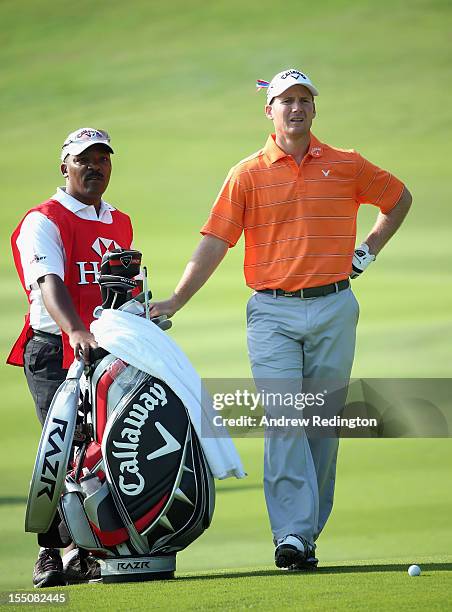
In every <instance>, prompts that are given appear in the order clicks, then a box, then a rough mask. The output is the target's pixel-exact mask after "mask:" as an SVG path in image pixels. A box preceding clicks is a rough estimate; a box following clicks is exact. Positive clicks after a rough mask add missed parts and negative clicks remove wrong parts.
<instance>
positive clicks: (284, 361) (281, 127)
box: [151, 69, 411, 569]
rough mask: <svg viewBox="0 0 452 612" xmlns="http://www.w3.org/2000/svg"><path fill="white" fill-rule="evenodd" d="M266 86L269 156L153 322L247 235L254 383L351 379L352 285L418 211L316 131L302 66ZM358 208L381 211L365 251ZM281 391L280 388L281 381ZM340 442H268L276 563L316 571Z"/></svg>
mask: <svg viewBox="0 0 452 612" xmlns="http://www.w3.org/2000/svg"><path fill="white" fill-rule="evenodd" d="M258 86H259V87H265V88H267V101H266V105H265V115H266V117H267V118H268V119H269V120H270V121H271V122H272V123H273V126H274V133H273V134H271V135H269V136H268V138H267V141H266V143H265V145H264V147H263V148H262V149H260V150H259V151H257V152H256V153H254V154H252V155H250V156H249V157H247V158H246V159H244V160H242V161H240V162H239V163H238V164H237V165H236V166H234V167H233V168H232V169H231V171H230V172H229V174H228V176H227V178H226V181H225V183H224V185H223V187H222V189H221V191H220V193H219V195H218V197H217V199H216V201H215V203H214V205H213V208H212V211H211V213H210V216H209V218H208V220H207V222H206V224H205V225H204V227H203V228H202V230H201V233H202V234H203V238H202V240H201V242H200V244H199V246H198V248H197V250H196V251H195V253H194V254H193V256H192V258H191V260H190V262H189V264H188V265H187V267H186V269H185V272H184V274H183V276H182V278H181V280H180V281H179V284H178V285H177V287H176V289H175V291H174V294H173V295H172V297H171V298H170V299H168V300H165V301H163V302H156V303H155V304H153V306H152V308H151V315H152V316H156V315H159V314H166V315H168V316H172V315H173V314H174V313H175V312H176V311H177V310H179V309H180V308H181V307H182V306H183V305H184V304H185V303H186V302H187V301H188V300H189V299H190V298H191V297H192V296H193V294H194V293H195V292H196V291H198V289H200V287H201V286H202V285H203V284H204V283H205V282H206V281H207V279H208V278H209V277H210V275H211V274H212V273H213V272H214V270H215V269H216V268H217V266H218V265H219V263H220V262H221V260H222V259H223V257H224V256H225V254H226V252H227V250H228V248H231V247H233V246H235V244H236V243H237V241H238V240H239V238H240V236H241V234H242V232H244V235H245V261H244V272H245V279H246V283H247V285H248V286H249V287H250V288H251V289H252V290H253V294H252V296H251V297H250V299H249V302H248V305H247V335H248V351H249V358H250V362H251V367H252V371H253V376H254V379H255V381H256V382H257V381H260V383H261V382H262V381H269V382H268V386H269V387H270V390H271V386H272V384H273V383H272V382H271V381H277V382H278V381H279V380H283V379H284V380H287V381H296V389H295V391H297V390H298V391H299V390H300V389H301V388H302V384H303V379H310V380H323V379H337V380H341V381H346V384H347V382H348V379H349V376H350V372H351V368H352V363H353V357H354V350H355V332H356V325H357V322H358V314H359V306H358V303H357V300H356V298H355V296H354V295H353V292H352V290H351V288H350V280H349V279H350V278H352V279H353V278H358V277H359V276H360V275H361V274H362V273H363V272H364V270H365V269H366V268H367V267H368V266H369V265H370V264H371V263H372V262H373V261H374V260H375V258H376V256H377V255H378V253H379V252H380V251H381V249H382V248H383V247H384V245H385V244H386V243H387V241H388V240H389V239H390V238H391V237H392V236H393V234H394V233H395V232H396V231H397V229H398V228H399V226H400V225H401V223H402V221H403V219H404V217H405V215H406V214H407V212H408V210H409V208H410V205H411V195H410V193H409V191H408V190H407V188H406V187H405V186H404V184H403V183H402V182H401V181H400V180H399V179H397V178H396V177H395V176H394V175H392V174H391V173H390V172H388V171H386V170H383V169H381V168H379V167H377V166H376V165H374V164H373V163H371V162H370V161H368V160H367V159H365V158H364V157H363V156H362V155H360V154H359V153H357V152H356V151H354V150H344V149H338V148H335V147H333V146H331V145H329V144H326V143H324V142H321V141H320V140H318V139H317V138H316V137H315V136H314V134H313V133H312V132H311V125H312V122H313V120H314V118H315V115H316V107H315V98H316V96H317V95H318V91H317V88H316V87H315V86H314V85H313V83H312V82H311V80H310V78H309V77H308V76H307V75H306V74H304V73H303V72H301V71H299V70H295V69H289V70H284V71H283V72H280V73H278V74H277V75H276V76H275V77H274V78H273V79H272V81H271V82H270V83H268V82H265V81H258ZM361 204H372V205H374V206H376V207H377V208H378V209H379V212H378V216H377V219H376V221H375V224H374V226H373V227H372V229H371V230H370V232H369V233H368V235H367V236H366V238H365V239H364V241H363V242H362V243H361V244H359V245H358V246H357V247H356V218H357V213H358V209H359V207H360V205H361ZM276 386H278V385H276ZM337 448H338V441H337V439H335V438H327V437H323V438H322V437H318V438H316V439H313V438H312V439H308V437H307V435H306V434H305V433H304V431H303V432H301V434H298V435H294V434H293V432H292V433H290V432H289V433H288V434H287V435H276V436H272V435H266V436H265V449H264V491H265V498H266V503H267V509H268V514H269V518H270V524H271V529H272V532H273V540H274V544H275V547H276V548H275V563H276V565H277V566H278V567H285V568H291V569H311V568H315V567H316V565H317V559H316V556H315V548H316V545H315V542H316V540H317V538H318V536H319V534H320V532H321V531H322V529H323V527H324V526H325V523H326V521H327V519H328V517H329V515H330V513H331V509H332V505H333V495H334V487H335V473H336V457H337Z"/></svg>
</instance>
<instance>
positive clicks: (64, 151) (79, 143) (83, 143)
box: [61, 128, 113, 161]
mask: <svg viewBox="0 0 452 612" xmlns="http://www.w3.org/2000/svg"><path fill="white" fill-rule="evenodd" d="M95 144H103V145H105V146H106V147H108V149H109V151H110V153H113V149H112V148H111V146H110V136H109V135H108V134H107V132H104V130H96V129H94V128H79V129H78V130H75V132H71V133H70V134H69V136H68V137H67V138H66V140H65V141H64V143H63V146H62V148H61V160H62V161H64V160H65V158H66V157H67V156H68V155H79V154H80V153H82V151H84V150H85V149H87V148H88V147H92V146H93V145H95Z"/></svg>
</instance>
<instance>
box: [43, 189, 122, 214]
mask: <svg viewBox="0 0 452 612" xmlns="http://www.w3.org/2000/svg"><path fill="white" fill-rule="evenodd" d="M52 199H54V200H57V201H58V202H59V203H60V204H62V205H63V206H64V207H65V208H67V209H68V210H70V211H71V212H73V213H77V212H78V211H80V210H82V209H83V208H89V207H90V204H84V203H83V202H80V200H77V199H76V198H74V197H73V196H71V195H69V194H68V193H67V192H66V188H65V187H58V189H57V191H56V193H55V195H54V196H53V198H52ZM112 210H115V209H114V207H113V206H111V205H110V204H108V202H105V201H104V200H101V201H100V209H99V215H98V216H99V218H100V217H101V216H102V214H103V213H105V212H107V211H109V212H111V211H112Z"/></svg>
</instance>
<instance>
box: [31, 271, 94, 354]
mask: <svg viewBox="0 0 452 612" xmlns="http://www.w3.org/2000/svg"><path fill="white" fill-rule="evenodd" d="M38 284H39V288H40V289H41V294H42V300H43V302H44V306H45V307H46V309H47V312H48V313H49V315H50V316H51V317H52V319H53V320H54V321H55V323H56V324H57V325H58V327H59V328H60V329H62V330H63V331H64V332H65V333H66V334H67V335H68V336H69V342H70V344H71V346H72V348H73V349H74V355H75V356H76V357H77V358H78V357H79V354H80V353H81V354H82V356H83V360H84V361H85V363H88V362H89V349H90V348H96V347H97V342H96V340H95V339H94V336H93V334H92V333H90V332H89V331H88V330H87V329H86V327H85V325H84V323H83V321H82V320H81V318H80V316H79V314H78V313H77V311H76V310H75V307H74V304H73V302H72V298H71V296H70V294H69V291H68V290H67V287H66V285H65V284H64V282H63V281H62V280H61V278H60V277H59V276H58V275H57V274H46V275H45V276H42V277H41V278H39V279H38Z"/></svg>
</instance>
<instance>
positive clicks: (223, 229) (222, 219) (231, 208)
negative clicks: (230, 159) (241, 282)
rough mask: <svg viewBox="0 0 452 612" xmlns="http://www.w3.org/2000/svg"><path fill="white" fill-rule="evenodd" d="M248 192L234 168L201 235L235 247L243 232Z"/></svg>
mask: <svg viewBox="0 0 452 612" xmlns="http://www.w3.org/2000/svg"><path fill="white" fill-rule="evenodd" d="M245 201H246V192H245V190H244V187H243V185H242V184H241V182H240V175H239V173H238V172H237V171H236V170H235V169H234V168H232V170H231V171H230V172H229V174H228V176H227V177H226V180H225V182H224V184H223V187H222V188H221V190H220V193H219V194H218V197H217V199H216V200H215V202H214V205H213V207H212V210H211V211H210V215H209V218H208V219H207V222H206V223H205V224H204V226H203V227H202V228H201V234H204V235H205V234H210V235H212V236H216V237H217V238H220V239H221V240H224V241H225V242H227V243H228V244H229V246H230V247H233V246H235V245H236V244H237V241H238V239H239V238H240V236H241V234H242V231H243V219H244V211H245Z"/></svg>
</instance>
